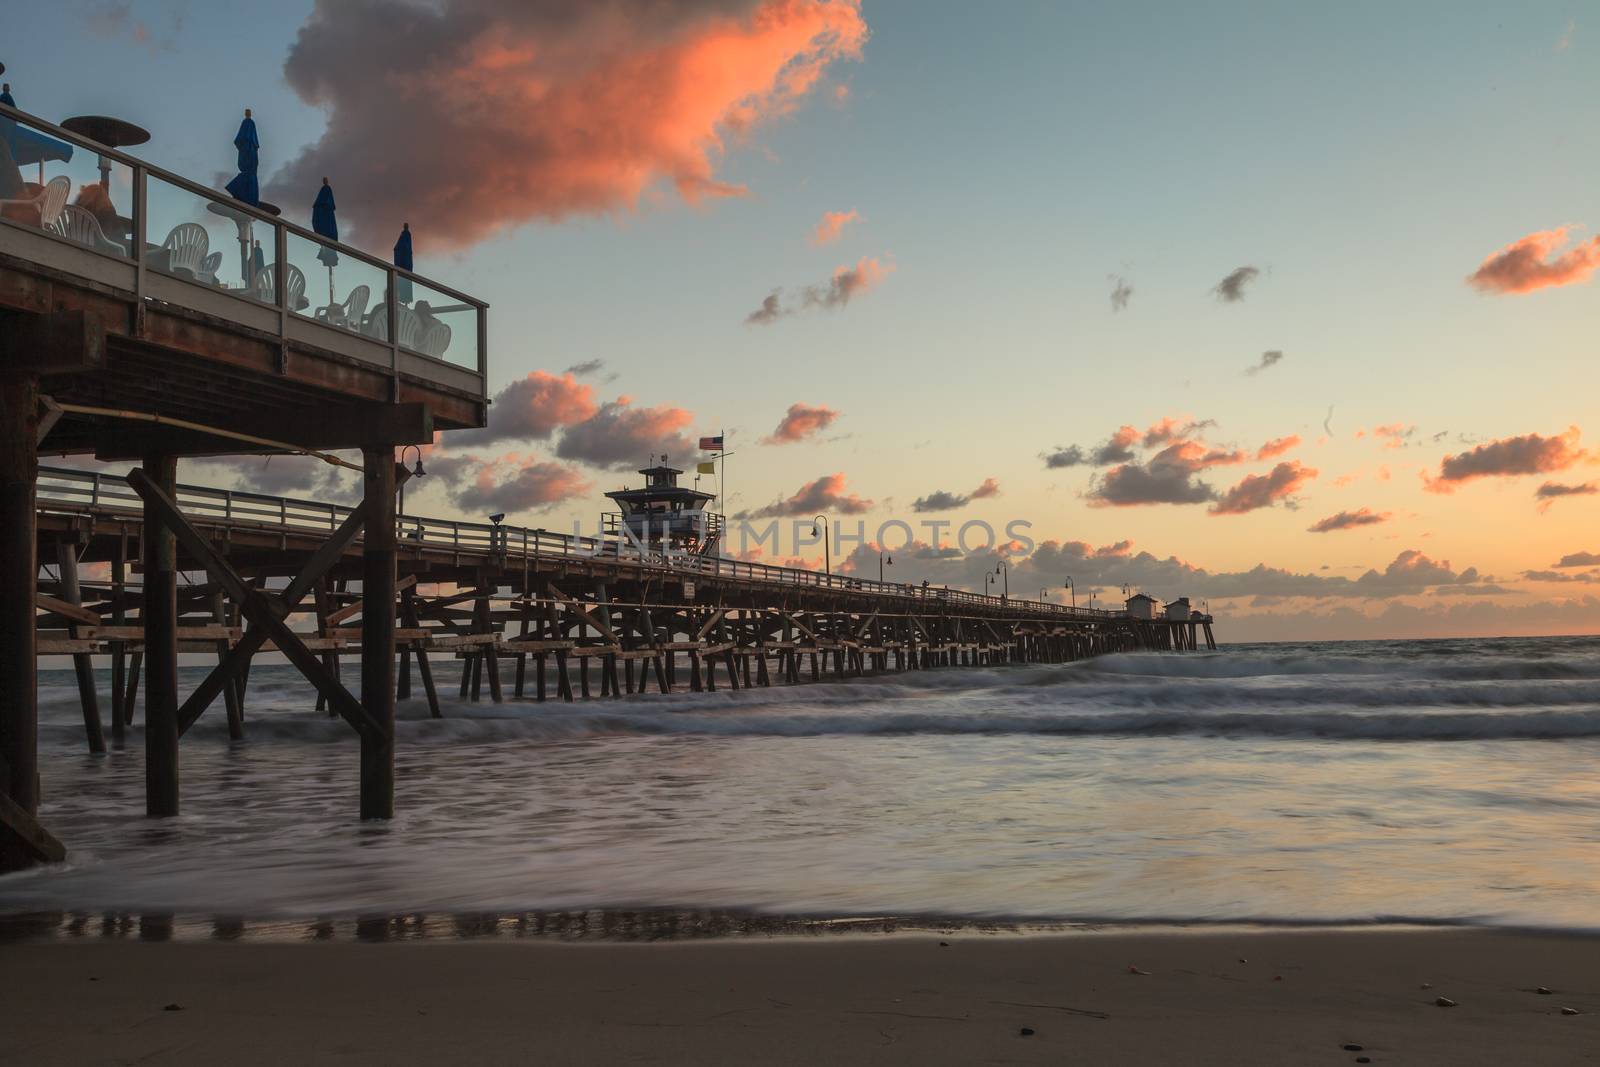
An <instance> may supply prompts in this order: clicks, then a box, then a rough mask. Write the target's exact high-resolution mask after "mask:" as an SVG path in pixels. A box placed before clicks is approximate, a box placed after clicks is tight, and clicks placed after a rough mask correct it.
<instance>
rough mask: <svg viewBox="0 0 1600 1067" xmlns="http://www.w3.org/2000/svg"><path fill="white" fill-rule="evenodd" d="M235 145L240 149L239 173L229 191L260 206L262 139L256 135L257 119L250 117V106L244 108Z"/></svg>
mask: <svg viewBox="0 0 1600 1067" xmlns="http://www.w3.org/2000/svg"><path fill="white" fill-rule="evenodd" d="M233 146H234V147H235V148H237V149H238V150H239V173H238V175H237V176H236V177H235V178H234V179H233V181H231V182H229V183H228V185H227V189H228V193H229V194H230V195H231V196H232V197H233V198H234V199H235V200H243V201H244V202H245V203H247V204H249V205H250V206H251V207H259V206H260V205H261V188H260V186H259V185H258V184H257V182H256V167H257V166H258V165H259V164H260V159H259V153H260V151H261V141H260V139H259V138H258V137H256V120H255V119H253V118H251V117H250V109H249V108H245V109H244V121H243V122H241V123H239V133H238V135H237V136H235V137H234V139H233Z"/></svg>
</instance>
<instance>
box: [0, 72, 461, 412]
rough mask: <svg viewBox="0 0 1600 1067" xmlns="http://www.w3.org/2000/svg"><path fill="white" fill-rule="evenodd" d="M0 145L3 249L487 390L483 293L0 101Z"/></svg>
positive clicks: (142, 294)
mask: <svg viewBox="0 0 1600 1067" xmlns="http://www.w3.org/2000/svg"><path fill="white" fill-rule="evenodd" d="M0 142H3V143H0V149H3V154H0V167H7V168H8V169H9V171H10V174H8V175H3V176H0V177H8V178H10V179H13V180H12V181H11V182H6V183H4V184H6V185H8V186H9V185H12V184H19V185H20V186H21V188H22V191H21V192H20V193H16V194H9V193H8V194H7V195H6V198H5V199H4V200H0V237H3V238H4V244H5V248H6V251H7V252H8V253H10V254H13V255H16V256H18V257H19V258H22V259H25V260H28V261H30V262H35V263H38V264H40V265H41V266H44V267H47V268H50V269H52V270H57V271H65V272H66V273H68V274H71V275H74V276H78V277H82V278H85V279H86V280H88V281H91V282H94V283H97V284H99V285H103V286H110V287H112V288H115V289H120V290H123V291H126V292H132V293H133V294H135V298H136V300H137V301H138V303H139V305H140V306H142V305H143V303H144V302H145V301H146V300H156V301H162V302H165V303H167V304H171V305H174V306H177V307H182V308H185V309H187V310H189V311H193V312H198V313H200V314H203V315H207V316H211V317H214V318H219V319H222V320H225V321H228V322H231V323H235V324H237V325H240V326H243V327H246V328H248V329H250V330H253V331H256V332H258V333H266V334H269V335H276V336H277V337H279V338H280V339H281V340H282V341H284V342H286V343H287V342H290V341H294V342H298V343H301V344H305V345H310V346H315V347H318V348H321V349H325V350H328V351H332V352H337V353H339V354H341V355H344V356H348V357H350V358H353V359H356V360H359V361H361V362H363V363H368V364H373V365H377V366H379V367H381V368H383V369H385V370H387V371H390V372H391V373H392V374H393V375H395V376H396V377H397V378H398V376H399V375H401V374H409V375H412V376H415V377H419V378H421V379H423V380H425V381H428V382H430V383H434V384H439V385H445V386H449V387H451V388H454V389H459V390H461V391H463V392H467V393H471V394H473V395H476V396H480V397H481V396H486V395H487V392H486V381H487V358H488V353H487V347H488V346H487V337H488V333H487V309H488V305H487V304H486V303H484V302H483V301H481V300H478V299H476V298H474V297H471V296H468V295H467V294H465V293H462V292H460V291H458V290H455V289H452V288H450V287H449V286H446V285H443V284H441V283H439V282H436V281H432V280H429V279H427V278H423V277H422V276H421V275H418V274H414V273H412V272H411V271H408V270H402V269H401V268H399V267H396V266H394V265H393V264H391V263H388V262H386V261H384V260H383V259H381V258H379V257H376V256H372V255H370V254H368V253H366V252H363V251H361V250H360V249H358V248H354V247H351V246H350V245H347V244H343V243H341V242H338V241H330V240H328V239H327V238H325V237H322V236H319V235H318V234H316V233H314V232H312V231H311V230H308V229H305V228H304V227H301V226H297V225H295V224H294V223H291V222H287V221H285V220H284V219H282V218H279V217H278V216H277V210H276V209H275V208H273V209H271V210H268V208H269V207H270V205H265V204H264V205H263V206H262V207H259V208H258V207H252V206H250V205H248V204H246V203H244V202H243V201H240V200H236V199H234V198H233V197H231V196H229V195H227V194H226V193H223V192H219V191H217V190H215V189H209V188H207V187H206V186H204V185H201V184H199V183H197V182H193V181H190V180H189V179H188V178H185V177H182V176H181V175H178V174H174V173H172V172H171V171H167V170H163V169H161V168H160V167H157V166H154V165H152V164H150V163H146V162H145V161H143V160H141V159H139V158H137V157H135V156H131V155H128V154H126V153H124V152H121V151H118V150H117V149H115V148H111V147H108V146H106V145H103V144H100V143H98V142H96V141H93V140H90V139H89V138H87V137H82V136H80V135H78V134H75V133H73V132H72V131H70V130H66V129H63V128H62V127H60V126H57V125H55V124H53V123H50V122H47V121H45V120H43V119H40V118H38V117H37V116H34V115H29V114H27V113H26V112H22V111H18V110H17V109H16V108H12V107H7V106H5V105H3V104H0ZM315 192H316V190H315V189H310V190H306V193H305V195H306V202H307V204H308V205H309V203H310V200H311V197H312V195H313V194H314V193H315Z"/></svg>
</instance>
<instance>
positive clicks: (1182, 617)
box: [1167, 596, 1195, 622]
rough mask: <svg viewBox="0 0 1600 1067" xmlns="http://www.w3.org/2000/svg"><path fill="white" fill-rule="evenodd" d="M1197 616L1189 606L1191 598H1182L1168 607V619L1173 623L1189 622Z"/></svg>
mask: <svg viewBox="0 0 1600 1067" xmlns="http://www.w3.org/2000/svg"><path fill="white" fill-rule="evenodd" d="M1194 615H1195V611H1194V608H1193V607H1192V606H1190V604H1189V598H1188V597H1186V596H1181V597H1179V598H1178V599H1177V600H1174V601H1172V602H1170V603H1169V604H1168V605H1167V618H1169V619H1171V620H1172V621H1173V622H1188V621H1189V620H1190V619H1191V618H1192V617H1193V616H1194Z"/></svg>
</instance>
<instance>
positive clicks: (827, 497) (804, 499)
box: [736, 473, 872, 519]
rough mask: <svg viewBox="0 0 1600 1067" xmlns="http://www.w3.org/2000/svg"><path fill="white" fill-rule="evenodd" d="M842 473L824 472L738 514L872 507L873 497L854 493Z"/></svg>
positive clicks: (855, 510)
mask: <svg viewBox="0 0 1600 1067" xmlns="http://www.w3.org/2000/svg"><path fill="white" fill-rule="evenodd" d="M845 483H846V479H845V476H844V475H843V474H837V473H836V474H824V475H823V476H822V477H820V478H818V479H816V480H815V481H811V482H807V483H806V484H805V485H803V486H801V487H800V489H799V491H797V492H796V493H795V494H794V495H793V496H791V497H788V498H787V499H781V498H780V499H778V500H775V501H773V502H772V503H771V504H768V505H767V506H765V507H762V508H757V509H755V510H754V511H750V512H746V513H744V514H742V515H739V516H736V517H737V518H751V519H769V518H781V517H783V516H788V515H798V516H801V517H808V516H811V515H815V514H817V513H818V512H828V513H832V514H842V515H860V514H861V513H862V512H864V511H866V510H867V509H869V508H871V507H872V501H870V500H867V499H865V498H863V497H859V496H857V495H855V494H854V493H851V492H850V491H849V490H848V489H847V488H846V485H845Z"/></svg>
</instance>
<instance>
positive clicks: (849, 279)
mask: <svg viewBox="0 0 1600 1067" xmlns="http://www.w3.org/2000/svg"><path fill="white" fill-rule="evenodd" d="M893 272H894V263H892V262H890V263H884V262H881V261H879V260H878V259H877V258H876V257H875V256H862V257H861V258H860V259H859V260H857V261H856V265H855V266H853V267H851V266H843V267H836V268H835V269H834V272H833V277H831V278H829V279H828V281H827V283H826V284H824V285H808V286H806V287H805V289H804V290H802V291H801V293H800V300H799V301H798V302H797V303H796V302H790V303H789V304H788V305H785V304H784V302H783V300H782V294H783V291H782V290H781V289H774V290H772V292H771V293H769V294H767V297H766V299H765V300H763V301H761V306H760V307H758V308H756V309H755V310H754V311H752V312H750V314H748V315H746V316H745V319H744V321H745V325H747V326H771V325H772V324H773V323H775V322H777V321H778V320H779V319H781V318H784V317H785V316H788V315H794V314H796V313H798V312H801V311H809V310H811V309H813V308H823V309H826V310H838V309H839V308H842V307H844V306H845V305H847V304H849V303H850V301H851V299H853V298H854V297H857V296H860V295H861V294H862V293H867V292H871V291H872V290H873V289H876V288H877V287H878V285H879V284H880V283H882V281H883V279H884V278H886V277H888V276H889V275H890V274H891V273H893Z"/></svg>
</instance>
